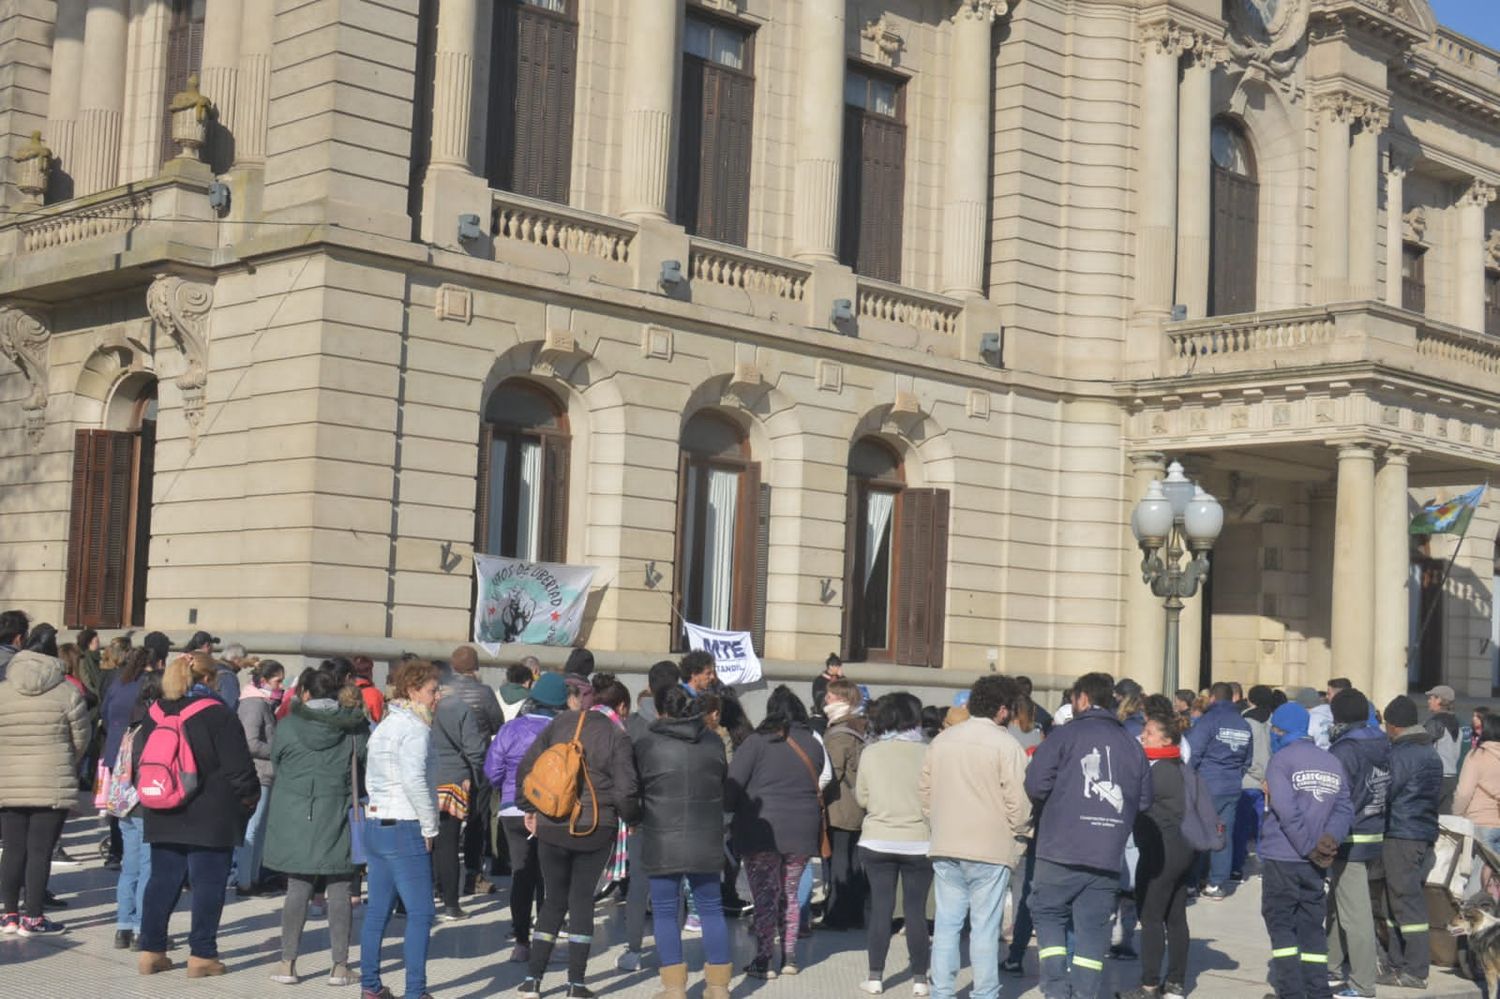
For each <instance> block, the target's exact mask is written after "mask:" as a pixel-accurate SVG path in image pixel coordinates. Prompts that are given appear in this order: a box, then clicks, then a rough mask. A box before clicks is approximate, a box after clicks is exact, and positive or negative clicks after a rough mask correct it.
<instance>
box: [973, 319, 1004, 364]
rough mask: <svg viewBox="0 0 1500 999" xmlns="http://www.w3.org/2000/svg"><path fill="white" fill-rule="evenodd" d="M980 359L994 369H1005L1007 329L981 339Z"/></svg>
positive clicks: (1002, 328) (984, 335) (988, 334)
mask: <svg viewBox="0 0 1500 999" xmlns="http://www.w3.org/2000/svg"><path fill="white" fill-rule="evenodd" d="M979 359H980V360H982V361H983V362H984V363H985V364H988V365H989V366H990V367H992V368H1003V367H1005V327H1003V326H1002V327H1000V331H999V332H997V333H985V334H983V335H982V336H980V338H979Z"/></svg>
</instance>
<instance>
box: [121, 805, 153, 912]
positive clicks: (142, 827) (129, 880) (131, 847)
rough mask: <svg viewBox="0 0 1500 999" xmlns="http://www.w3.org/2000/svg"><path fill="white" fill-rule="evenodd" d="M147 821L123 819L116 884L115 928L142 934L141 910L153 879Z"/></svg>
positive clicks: (135, 816)
mask: <svg viewBox="0 0 1500 999" xmlns="http://www.w3.org/2000/svg"><path fill="white" fill-rule="evenodd" d="M145 835H146V820H145V819H144V818H142V817H141V816H139V815H133V816H131V817H130V818H127V819H121V820H120V842H121V844H122V849H121V851H120V877H119V880H118V881H116V882H115V929H117V930H130V931H131V932H133V933H139V932H141V908H142V905H143V901H144V899H145V897H146V882H147V881H150V880H151V847H149V846H147V845H146V841H145V838H144V837H145Z"/></svg>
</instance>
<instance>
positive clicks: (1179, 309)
mask: <svg viewBox="0 0 1500 999" xmlns="http://www.w3.org/2000/svg"><path fill="white" fill-rule="evenodd" d="M1185 319H1187V306H1186V305H1183V304H1182V303H1181V302H1179V303H1177V304H1176V305H1174V306H1172V322H1174V323H1180V322H1182V321H1184V320H1185Z"/></svg>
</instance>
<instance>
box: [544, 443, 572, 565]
mask: <svg viewBox="0 0 1500 999" xmlns="http://www.w3.org/2000/svg"><path fill="white" fill-rule="evenodd" d="M571 453H572V447H571V444H570V441H569V439H568V438H567V437H565V436H563V435H561V434H547V435H545V436H544V437H543V438H542V539H541V544H540V545H538V547H537V551H538V554H539V557H540V558H541V560H542V561H543V562H566V561H567V560H568V471H569V467H568V463H569V461H570V460H571Z"/></svg>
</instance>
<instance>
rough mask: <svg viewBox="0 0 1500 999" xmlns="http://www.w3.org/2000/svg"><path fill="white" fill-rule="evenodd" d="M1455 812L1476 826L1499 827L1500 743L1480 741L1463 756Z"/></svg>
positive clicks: (1455, 795) (1455, 793) (1454, 804)
mask: <svg viewBox="0 0 1500 999" xmlns="http://www.w3.org/2000/svg"><path fill="white" fill-rule="evenodd" d="M1453 814H1454V815H1462V816H1463V817H1464V818H1466V819H1468V820H1469V821H1470V822H1472V823H1474V824H1475V825H1476V826H1491V827H1494V826H1500V742H1481V743H1480V744H1479V748H1478V749H1476V750H1474V751H1473V752H1472V753H1470V754H1469V755H1468V756H1466V757H1464V768H1463V771H1462V772H1461V773H1459V775H1458V790H1456V791H1454V792H1453Z"/></svg>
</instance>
